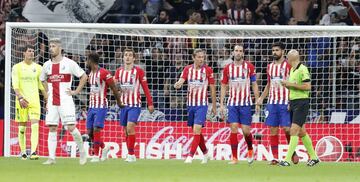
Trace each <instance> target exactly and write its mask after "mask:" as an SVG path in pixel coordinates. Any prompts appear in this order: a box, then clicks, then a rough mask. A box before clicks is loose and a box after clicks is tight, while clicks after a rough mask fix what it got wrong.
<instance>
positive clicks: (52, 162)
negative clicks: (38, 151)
mask: <svg viewBox="0 0 360 182" xmlns="http://www.w3.org/2000/svg"><path fill="white" fill-rule="evenodd" d="M42 164H44V165H52V164H56V161H55V159H51V158H49V159H48V160H47V161H45V162H43V163H42Z"/></svg>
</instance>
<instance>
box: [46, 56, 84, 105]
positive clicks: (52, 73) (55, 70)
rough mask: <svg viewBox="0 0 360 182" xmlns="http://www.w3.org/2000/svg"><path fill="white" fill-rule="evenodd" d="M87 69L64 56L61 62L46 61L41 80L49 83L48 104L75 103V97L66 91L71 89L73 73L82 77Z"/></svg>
mask: <svg viewBox="0 0 360 182" xmlns="http://www.w3.org/2000/svg"><path fill="white" fill-rule="evenodd" d="M83 74H85V71H84V70H83V69H81V68H80V66H79V65H78V64H77V63H76V62H75V61H73V60H71V59H69V58H67V57H63V59H62V60H61V61H60V62H59V63H56V64H54V63H52V61H51V60H48V61H46V62H45V63H44V66H43V69H42V71H41V75H40V81H47V83H48V93H49V96H48V104H52V105H54V106H60V105H63V104H67V103H73V98H72V96H71V95H68V94H67V93H66V91H67V90H68V89H71V84H72V80H73V75H75V76H76V77H81V76H82V75H83Z"/></svg>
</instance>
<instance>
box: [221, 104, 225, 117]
mask: <svg viewBox="0 0 360 182" xmlns="http://www.w3.org/2000/svg"><path fill="white" fill-rule="evenodd" d="M220 116H221V118H222V119H223V120H225V108H224V106H223V105H220Z"/></svg>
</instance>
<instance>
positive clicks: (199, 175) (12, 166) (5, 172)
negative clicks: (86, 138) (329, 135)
mask: <svg viewBox="0 0 360 182" xmlns="http://www.w3.org/2000/svg"><path fill="white" fill-rule="evenodd" d="M44 161H45V159H40V160H37V161H30V160H27V161H22V160H20V158H4V157H2V158H0V181H4V182H30V181H31V182H42V181H44V182H45V181H46V182H58V181H59V182H92V181H96V182H100V181H105V182H110V181H124V182H132V181H136V182H141V181H144V182H145V181H146V182H182V181H184V182H201V181H206V182H212V181H214V182H223V181H224V182H228V181H229V182H230V181H236V182H240V181H244V182H250V181H261V182H263V181H264V182H267V181H269V182H270V181H274V182H282V181H284V182H296V181H299V182H334V181H336V182H338V181H340V182H348V181H349V182H358V181H360V172H359V169H360V163H325V162H323V163H320V165H318V166H315V167H307V166H306V165H305V163H299V164H298V165H293V166H291V167H279V166H269V165H268V164H267V162H257V161H255V162H254V164H252V165H251V166H248V164H247V163H246V162H245V161H241V162H240V163H239V164H238V165H228V164H227V162H228V161H209V163H208V164H206V165H202V164H200V161H199V160H194V161H193V163H192V164H184V163H183V161H181V160H138V161H137V162H136V163H126V162H124V161H123V160H121V159H109V160H107V161H105V162H101V163H90V162H88V163H87V164H86V165H85V166H80V165H79V163H78V159H60V158H58V159H57V164H56V165H52V166H44V165H42V164H41V163H42V162H44Z"/></svg>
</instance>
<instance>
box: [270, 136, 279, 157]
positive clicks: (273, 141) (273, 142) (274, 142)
mask: <svg viewBox="0 0 360 182" xmlns="http://www.w3.org/2000/svg"><path fill="white" fill-rule="evenodd" d="M270 148H271V152H272V154H273V156H274V159H278V154H279V135H270Z"/></svg>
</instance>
